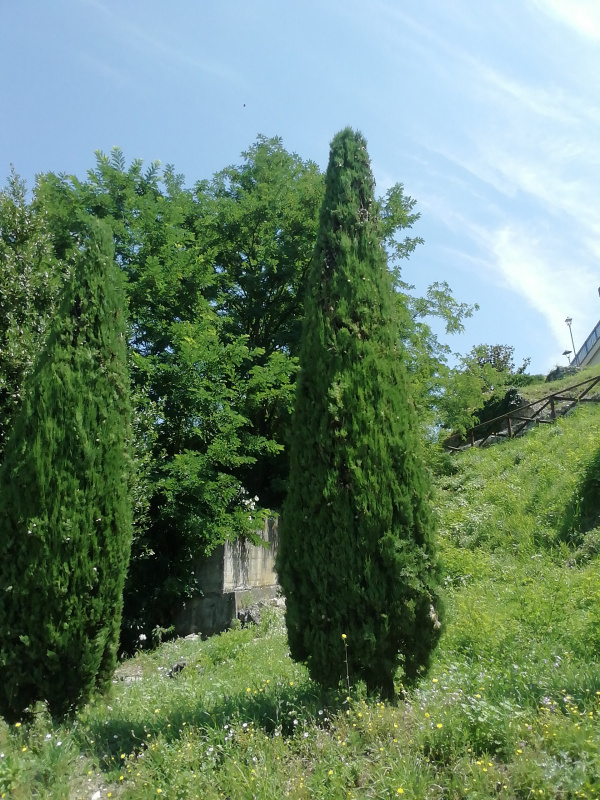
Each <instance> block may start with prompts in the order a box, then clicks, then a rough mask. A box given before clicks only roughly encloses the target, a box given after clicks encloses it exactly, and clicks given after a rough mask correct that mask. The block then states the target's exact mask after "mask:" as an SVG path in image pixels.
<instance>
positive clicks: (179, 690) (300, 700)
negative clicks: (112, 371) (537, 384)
mask: <svg viewBox="0 0 600 800" xmlns="http://www.w3.org/2000/svg"><path fill="white" fill-rule="evenodd" d="M599 444H600V407H598V406H596V405H591V404H590V405H589V406H585V407H581V408H580V409H577V410H576V411H575V412H573V413H571V414H570V415H569V416H568V417H566V418H564V419H561V420H559V421H558V422H557V423H556V424H555V425H553V426H544V427H540V428H539V430H534V431H532V432H531V433H529V434H527V435H526V436H524V437H522V438H519V439H516V440H511V441H507V442H505V443H503V444H500V445H498V446H495V447H490V448H487V449H485V450H477V449H475V450H469V451H466V452H463V453H459V454H456V455H453V456H448V457H447V459H446V460H445V461H444V462H443V463H444V464H445V467H446V469H445V474H444V475H442V476H440V477H438V479H437V483H436V494H435V505H436V507H437V510H438V515H439V530H440V543H441V549H442V552H443V557H444V561H445V568H446V575H447V577H446V604H447V620H448V623H447V630H446V632H445V635H444V636H443V638H442V641H441V645H440V647H439V648H438V650H437V652H436V654H435V659H434V664H433V667H432V670H431V671H430V673H429V674H428V675H427V676H426V677H425V678H424V679H423V680H422V682H421V685H420V686H419V688H418V689H416V690H411V691H409V692H407V693H406V696H405V699H404V700H403V701H400V702H399V703H398V704H397V705H388V704H382V703H375V702H372V701H369V700H368V699H367V698H365V697H364V691H363V688H362V687H360V686H352V687H350V690H349V691H348V689H347V688H342V689H340V691H339V692H337V693H331V694H329V695H327V696H323V695H322V694H321V693H320V692H319V690H318V688H317V687H316V686H315V685H314V684H313V683H311V681H310V680H309V678H308V676H307V674H306V671H305V670H304V669H303V668H302V667H300V666H298V665H296V664H294V663H293V662H292V661H291V660H290V658H289V656H288V651H287V646H286V641H285V636H284V629H283V625H282V619H281V617H279V616H277V615H276V614H275V613H274V614H273V615H271V616H269V617H266V618H265V619H264V620H263V622H262V623H261V625H260V626H258V627H254V626H253V627H248V628H245V629H237V630H232V631H229V632H228V633H226V634H223V635H221V636H217V637H212V638H211V639H208V640H206V641H202V640H200V639H189V640H179V641H176V642H171V643H168V644H165V645H163V646H162V647H160V648H159V649H158V650H157V651H155V652H154V653H146V654H139V655H138V656H137V657H136V658H135V659H132V660H131V661H128V662H125V663H123V664H122V665H121V666H120V668H119V671H118V673H117V674H118V678H117V679H116V682H115V683H114V684H113V687H112V690H111V692H110V695H109V696H107V697H105V698H103V699H99V700H98V701H96V702H95V703H93V704H91V705H89V706H88V707H86V708H85V709H84V710H83V711H82V712H81V713H79V714H78V715H77V716H76V718H75V720H74V721H73V722H72V723H71V724H65V725H62V726H54V725H53V723H52V722H51V721H50V720H49V719H48V717H47V715H46V714H45V713H44V712H43V711H41V712H40V714H39V715H38V716H37V718H36V722H35V723H34V724H33V725H32V727H31V728H29V729H26V727H25V726H22V727H19V728H16V727H13V728H11V729H9V728H8V727H7V726H6V725H4V723H1V722H0V754H1V757H0V795H1V796H2V797H6V798H8V797H10V798H14V799H15V800H20V798H32V797H53V798H65V799H66V798H69V799H70V800H73V799H74V798H86V799H87V800H91V798H94V800H99V799H100V798H106V797H111V798H128V799H130V800H142V799H143V800H146V799H147V798H149V797H157V796H158V797H165V798H170V799H171V798H172V799H173V800H174V799H175V798H199V799H200V798H201V799H202V800H213V798H214V800H217V798H229V800H242V799H245V798H263V799H265V800H266V799H269V800H271V799H272V800H279V798H285V797H289V798H322V799H323V800H326V799H327V800H329V799H330V798H356V799H357V800H358V798H381V799H382V800H383V798H391V797H398V796H403V797H407V798H408V797H410V798H415V800H416V798H467V797H470V798H492V797H501V798H502V797H504V798H533V797H536V798H538V797H539V798H559V797H560V798H575V797H597V796H598V795H599V794H600V727H599V715H600V664H599V663H598V654H599V651H600V561H599V560H598V558H597V556H596V544H597V542H598V538H597V536H596V535H595V533H594V532H591V533H587V535H581V536H577V537H573V536H572V535H571V528H572V524H571V517H572V515H573V513H574V509H575V506H574V505H573V497H574V496H576V495H577V492H578V491H579V487H580V486H581V482H582V480H583V478H584V475H585V473H586V470H587V468H588V466H589V464H590V463H592V462H593V456H594V454H595V452H596V449H597V447H598V445H599ZM346 644H347V646H348V648H351V647H352V641H351V640H350V639H349V640H348V641H347V642H346ZM344 652H345V651H344V642H342V641H340V646H339V650H338V652H336V653H332V658H339V659H344ZM180 658H185V660H186V666H185V667H184V669H183V670H182V671H181V672H179V673H178V674H176V675H174V676H173V677H172V678H169V677H167V672H168V669H169V668H170V667H172V666H173V664H174V663H176V662H177V661H178V660H179V659H180Z"/></svg>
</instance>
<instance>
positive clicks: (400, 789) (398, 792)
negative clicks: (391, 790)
mask: <svg viewBox="0 0 600 800" xmlns="http://www.w3.org/2000/svg"><path fill="white" fill-rule="evenodd" d="M396 794H404V789H403V788H402V787H401V786H400V787H399V788H398V790H397V792H396Z"/></svg>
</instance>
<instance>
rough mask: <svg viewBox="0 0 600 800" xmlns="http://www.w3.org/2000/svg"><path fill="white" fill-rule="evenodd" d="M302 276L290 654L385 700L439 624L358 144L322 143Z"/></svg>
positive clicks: (416, 457)
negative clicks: (322, 166)
mask: <svg viewBox="0 0 600 800" xmlns="http://www.w3.org/2000/svg"><path fill="white" fill-rule="evenodd" d="M325 183H326V185H325V197H324V201H323V205H322V209H321V217H320V227H319V235H318V240H317V245H316V248H315V254H314V260H313V267H312V273H311V277H310V282H309V287H308V293H307V301H306V314H305V320H304V328H303V336H302V346H301V353H300V374H299V380H298V387H297V396H296V407H295V413H294V422H293V433H292V442H291V450H290V457H291V472H290V479H289V488H288V496H287V499H286V502H285V504H284V507H283V513H282V520H281V543H280V555H279V563H278V569H279V577H280V580H281V584H282V587H283V591H284V594H285V596H286V601H287V611H286V619H287V627H288V634H289V642H290V650H291V654H292V657H293V658H294V659H296V660H298V661H302V662H306V663H307V665H308V668H309V671H310V674H311V676H312V677H313V679H315V680H317V681H319V682H320V683H321V684H323V685H325V686H336V685H337V684H338V682H339V681H340V680H341V679H345V677H346V665H345V660H344V654H345V650H344V641H343V639H342V634H345V636H346V638H345V643H346V644H347V655H348V667H349V674H350V679H351V680H356V679H362V680H364V681H365V682H366V684H367V687H368V689H369V691H371V692H377V693H379V694H380V695H381V696H385V697H390V696H392V695H393V694H394V676H395V673H396V670H397V668H398V666H399V665H400V664H401V665H402V667H403V669H404V675H405V680H406V681H412V680H414V679H415V678H416V677H417V676H418V675H419V674H420V673H421V672H422V671H423V670H424V669H425V668H426V666H427V664H428V661H429V656H430V653H431V651H432V649H433V647H434V646H435V643H436V641H437V639H438V636H439V632H440V627H441V625H440V619H439V617H440V601H439V590H438V586H439V567H438V562H437V558H436V553H435V547H434V541H433V533H434V526H433V524H432V515H431V511H430V508H429V504H428V480H427V475H426V473H425V471H424V467H423V465H422V462H421V458H420V446H419V440H418V427H417V421H416V417H415V412H414V409H413V407H412V405H411V402H410V399H409V397H408V388H407V380H406V374H405V368H404V366H403V362H402V351H401V349H400V346H399V338H400V337H399V328H398V322H397V319H396V311H395V305H396V303H395V297H394V292H393V288H392V282H391V276H390V274H389V272H388V269H387V260H386V254H385V251H384V249H383V247H382V244H381V241H380V236H379V232H378V220H377V208H376V204H375V201H374V195H373V191H374V181H373V177H372V174H371V169H370V163H369V157H368V154H367V149H366V142H365V139H364V138H363V137H362V135H360V134H359V133H355V132H353V131H352V130H351V129H349V128H347V129H346V130H344V131H341V132H340V133H339V134H338V135H337V136H336V137H335V138H334V140H333V142H332V144H331V152H330V157H329V165H328V168H327V174H326V179H325Z"/></svg>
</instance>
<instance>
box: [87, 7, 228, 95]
mask: <svg viewBox="0 0 600 800" xmlns="http://www.w3.org/2000/svg"><path fill="white" fill-rule="evenodd" d="M79 2H80V3H81V4H83V5H86V6H89V7H91V8H93V9H94V10H95V11H96V12H99V13H100V14H101V15H102V16H103V17H105V18H106V19H108V20H109V21H110V31H111V33H112V35H113V36H115V37H118V38H120V39H126V40H127V44H128V45H129V46H132V45H133V46H134V47H136V48H137V50H138V51H140V52H142V53H144V54H145V55H147V56H152V57H164V58H165V59H166V60H167V63H171V64H179V65H184V66H185V67H190V68H192V69H194V70H197V71H199V72H202V73H204V74H205V75H207V76H210V77H214V78H218V79H220V80H224V81H227V82H229V83H234V84H241V83H243V79H242V76H241V75H239V74H238V73H237V72H236V71H235V70H233V69H231V68H230V67H229V66H227V65H226V64H224V63H223V62H221V61H215V60H211V59H207V58H201V57H199V56H198V55H197V53H192V52H190V51H189V50H186V48H185V47H184V46H182V45H181V38H179V39H178V45H177V46H175V45H173V44H171V43H169V42H168V41H167V37H166V36H163V37H161V38H159V37H157V36H155V35H153V34H152V33H149V32H148V30H146V29H144V28H143V27H142V26H141V25H140V24H138V23H137V22H136V23H135V24H133V23H132V22H129V21H128V20H127V17H126V9H125V10H123V9H121V8H119V11H118V13H117V12H115V11H114V10H113V9H112V8H110V7H109V6H107V5H106V4H105V3H103V2H102V1H101V0H79Z"/></svg>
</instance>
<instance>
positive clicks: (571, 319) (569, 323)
mask: <svg viewBox="0 0 600 800" xmlns="http://www.w3.org/2000/svg"><path fill="white" fill-rule="evenodd" d="M565 322H566V323H567V327H568V328H569V333H570V334H571V344H572V345H573V352H574V353H575V356H574V361H575V366H577V350H576V349H575V342H574V341H573V331H572V330H571V323H572V322H573V318H572V317H567V318H566V320H565ZM563 355H564V354H563ZM569 363H571V362H569Z"/></svg>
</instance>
